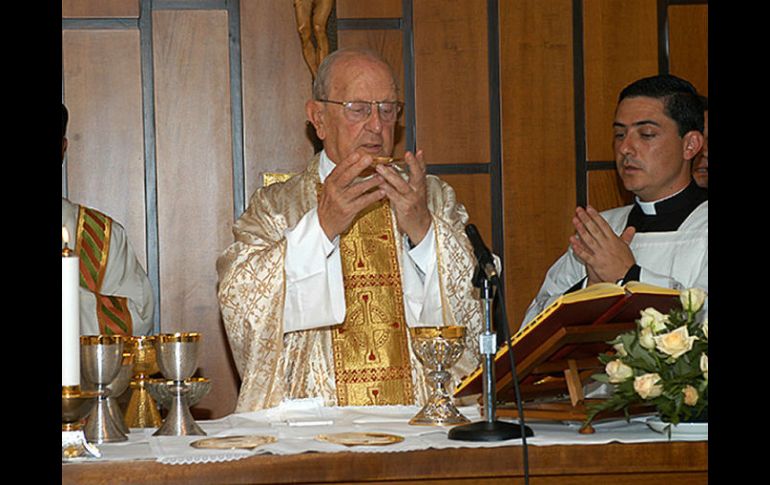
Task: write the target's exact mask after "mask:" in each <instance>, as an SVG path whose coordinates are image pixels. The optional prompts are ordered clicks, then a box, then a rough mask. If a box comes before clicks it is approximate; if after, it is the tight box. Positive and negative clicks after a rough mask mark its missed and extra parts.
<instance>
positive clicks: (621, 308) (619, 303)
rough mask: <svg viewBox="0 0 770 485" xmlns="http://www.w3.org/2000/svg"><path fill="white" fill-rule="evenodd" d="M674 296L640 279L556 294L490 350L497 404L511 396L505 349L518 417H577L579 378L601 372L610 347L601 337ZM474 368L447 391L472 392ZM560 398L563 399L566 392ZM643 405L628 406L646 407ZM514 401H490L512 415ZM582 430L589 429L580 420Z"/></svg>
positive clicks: (477, 378) (584, 404)
mask: <svg viewBox="0 0 770 485" xmlns="http://www.w3.org/2000/svg"><path fill="white" fill-rule="evenodd" d="M678 299H679V291H677V290H672V289H668V288H660V287H656V286H652V285H647V284H644V283H638V282H630V283H628V284H626V285H625V286H623V287H620V286H618V285H614V284H597V285H592V286H590V287H588V288H585V289H583V290H579V291H576V292H573V293H570V294H567V295H562V296H561V297H560V298H559V299H557V300H556V301H554V302H553V303H552V304H551V305H550V306H549V307H547V308H546V309H545V310H543V311H542V312H541V313H540V314H539V315H538V316H537V317H535V319H534V320H533V321H532V322H530V324H529V325H528V326H527V327H525V328H524V329H522V330H521V331H520V332H519V333H518V334H517V335H515V336H514V337H513V339H512V342H511V343H510V348H509V345H507V344H506V345H504V346H503V347H501V348H500V350H498V352H497V354H496V356H495V367H496V372H495V376H496V377H495V388H496V390H497V399H498V401H499V402H500V403H511V402H516V400H515V399H514V396H513V392H512V390H513V389H512V388H513V378H512V372H511V366H510V364H508V363H507V361H508V359H507V357H508V356H507V355H506V354H507V353H508V352H509V351H511V349H512V351H513V353H514V357H515V361H516V362H517V364H516V367H517V369H516V375H517V377H518V382H519V385H520V394H521V399H522V401H523V405H522V409H521V412H522V413H523V414H524V417H525V418H526V419H532V418H534V419H544V420H558V421H585V420H586V418H587V417H588V412H589V407H590V405H592V404H594V403H597V402H600V401H601V400H600V399H588V398H586V397H585V396H584V394H583V392H584V391H583V389H584V384H586V383H587V382H588V379H589V377H590V376H591V375H593V374H595V373H597V372H601V371H602V370H603V366H602V364H601V363H600V362H599V359H598V355H599V354H601V353H604V352H607V351H610V350H612V347H611V346H610V345H609V344H608V343H607V342H608V341H610V340H613V339H614V338H615V337H617V336H618V335H619V334H621V333H624V332H627V331H629V330H633V329H634V328H636V323H635V321H636V319H638V318H639V313H640V311H641V310H643V309H645V308H647V307H654V308H657V309H658V311H660V312H667V311H669V310H670V309H671V308H673V307H674V306H675V305H676V304H677V303H678ZM480 374H481V372H480V370H478V369H477V370H476V371H474V372H473V373H472V374H471V375H469V376H467V377H466V378H465V379H464V380H463V381H462V382H461V383H460V386H458V388H457V390H456V391H455V396H458V397H459V396H466V395H469V394H473V393H476V392H479V391H480V388H481V375H480ZM567 396H568V397H567ZM649 409H650V407H649V406H639V407H636V408H631V409H630V412H631V413H633V414H638V413H639V412H647V411H649ZM518 414H519V413H518V410H517V409H516V408H515V407H512V406H510V405H505V404H499V405H498V415H500V416H509V417H518ZM623 415H624V413H623V411H617V412H602V413H600V414H599V415H598V416H597V418H599V419H602V418H609V417H615V416H623ZM581 432H583V433H591V432H593V429H592V428H591V427H590V426H587V427H585V428H583V429H581Z"/></svg>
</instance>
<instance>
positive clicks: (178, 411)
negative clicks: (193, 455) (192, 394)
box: [153, 332, 206, 436]
mask: <svg viewBox="0 0 770 485" xmlns="http://www.w3.org/2000/svg"><path fill="white" fill-rule="evenodd" d="M200 340H201V334H199V333H196V332H186V333H168V334H161V335H158V336H157V339H156V341H155V348H156V350H157V354H158V365H159V366H160V372H161V373H162V374H163V376H164V377H165V378H166V379H170V380H171V381H173V383H172V385H171V386H169V390H170V391H171V392H172V393H173V397H172V399H171V404H170V406H169V411H168V415H167V416H166V419H165V420H164V421H163V425H162V426H161V427H160V428H158V430H157V431H156V432H155V433H154V435H153V436H185V435H205V434H206V433H205V432H204V431H203V430H202V429H201V427H200V426H198V423H196V422H195V420H194V419H193V417H192V414H190V405H189V402H188V400H187V396H188V394H189V391H190V388H189V387H188V385H187V383H186V382H185V380H186V379H189V378H190V377H192V375H193V373H194V372H195V369H196V368H197V367H198V347H199V343H200Z"/></svg>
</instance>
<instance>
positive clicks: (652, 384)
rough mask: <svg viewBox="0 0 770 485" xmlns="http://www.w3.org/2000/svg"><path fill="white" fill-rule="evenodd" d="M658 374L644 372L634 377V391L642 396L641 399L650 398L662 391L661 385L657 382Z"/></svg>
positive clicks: (658, 379)
mask: <svg viewBox="0 0 770 485" xmlns="http://www.w3.org/2000/svg"><path fill="white" fill-rule="evenodd" d="M658 381H660V376H659V375H658V374H644V375H641V376H638V377H636V378H634V391H636V393H637V394H639V395H640V396H642V399H652V398H655V397H658V396H660V395H661V394H662V393H663V386H662V385H660V384H658Z"/></svg>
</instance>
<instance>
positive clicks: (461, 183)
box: [439, 173, 492, 249]
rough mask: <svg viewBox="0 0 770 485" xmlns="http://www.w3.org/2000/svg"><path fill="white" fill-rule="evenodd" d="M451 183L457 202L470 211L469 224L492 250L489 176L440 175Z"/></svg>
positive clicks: (478, 174) (481, 174)
mask: <svg viewBox="0 0 770 485" xmlns="http://www.w3.org/2000/svg"><path fill="white" fill-rule="evenodd" d="M439 177H440V178H441V179H442V180H444V181H446V182H447V183H449V185H451V186H452V188H453V189H454V190H455V193H456V194H457V201H458V202H460V203H461V204H462V205H464V206H465V208H466V209H467V211H468V215H469V217H470V219H469V220H468V222H469V223H471V224H475V225H476V227H478V229H479V234H481V237H482V238H483V239H484V243H485V244H486V245H487V247H489V248H490V249H491V248H492V218H491V217H490V214H491V210H490V209H491V208H490V205H491V199H490V196H489V182H490V181H489V175H488V174H485V173H477V174H463V175H439Z"/></svg>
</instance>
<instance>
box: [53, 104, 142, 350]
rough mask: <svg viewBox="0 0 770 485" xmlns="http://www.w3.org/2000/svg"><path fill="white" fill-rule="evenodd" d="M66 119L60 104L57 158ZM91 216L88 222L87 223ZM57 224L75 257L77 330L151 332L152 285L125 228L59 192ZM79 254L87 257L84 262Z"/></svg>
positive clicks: (65, 143)
mask: <svg viewBox="0 0 770 485" xmlns="http://www.w3.org/2000/svg"><path fill="white" fill-rule="evenodd" d="M68 122H69V111H68V110H67V107H66V106H64V104H62V164H63V163H64V156H65V154H66V153H67V146H68V143H69V142H68V140H67V124H68ZM81 209H82V210H81ZM97 219H98V220H97ZM91 222H93V223H94V225H89V223H91ZM61 224H62V227H63V228H66V229H67V234H68V236H69V238H70V240H69V241H68V244H67V245H68V247H69V248H70V249H72V250H74V252H75V254H76V255H78V256H79V257H80V259H81V264H80V268H81V270H80V273H81V278H80V281H81V284H80V287H79V294H80V333H81V335H99V334H108V333H114V334H121V335H149V334H150V333H152V331H153V326H154V324H153V312H154V310H155V302H154V299H153V293H152V286H151V285H150V279H149V278H148V276H147V273H146V272H145V270H144V268H142V265H141V263H139V260H138V259H137V257H136V253H135V252H134V250H133V248H132V247H131V244H130V243H129V241H128V237H127V236H126V230H125V228H124V227H123V226H122V225H120V224H119V223H118V222H116V221H114V220H112V218H110V217H109V216H108V215H106V214H104V213H102V212H100V211H97V210H95V209H93V208H89V207H85V206H81V205H78V204H75V203H73V202H71V201H69V200H68V199H66V198H64V197H62V199H61ZM87 226H88V227H87ZM81 241H88V243H87V245H88V249H87V250H86V252H85V253H82V252H81V247H80V244H84V245H86V244H85V243H82V242H81ZM102 243H104V244H103V247H102ZM63 247H64V241H62V248H63ZM84 259H89V260H90V261H89V262H88V263H85V264H84V261H83V260H84Z"/></svg>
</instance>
